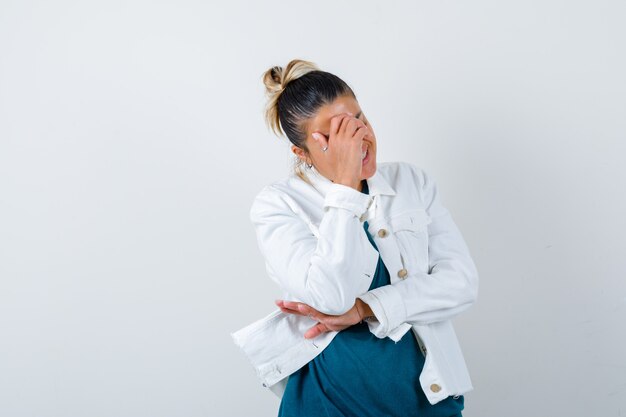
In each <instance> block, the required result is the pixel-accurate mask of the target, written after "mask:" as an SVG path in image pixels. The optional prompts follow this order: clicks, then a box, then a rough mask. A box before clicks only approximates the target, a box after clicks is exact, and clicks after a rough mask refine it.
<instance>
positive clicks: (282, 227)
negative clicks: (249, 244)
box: [250, 184, 378, 315]
mask: <svg viewBox="0 0 626 417" xmlns="http://www.w3.org/2000/svg"><path fill="white" fill-rule="evenodd" d="M370 202H371V200H370V199H369V198H368V196H367V195H366V194H362V193H360V192H359V191H357V190H354V189H352V188H350V187H347V186H344V185H340V184H335V185H334V186H333V187H332V189H331V190H330V191H329V192H328V194H327V195H326V198H325V200H324V215H323V217H322V219H321V221H320V224H319V227H318V228H317V230H316V231H315V235H314V233H312V231H311V229H310V228H309V226H308V225H307V224H306V222H305V221H303V219H302V218H301V217H300V216H299V215H298V214H297V213H296V211H294V207H295V205H296V203H295V202H294V201H293V200H291V198H290V197H289V196H287V195H286V194H284V193H282V192H280V191H278V190H275V189H272V188H271V187H266V188H265V189H264V190H263V192H261V193H260V194H259V195H258V196H257V198H256V200H255V202H254V204H253V206H252V208H251V211H250V218H251V220H252V223H253V224H254V226H255V229H256V233H257V242H258V245H259V248H260V249H261V252H262V254H263V256H264V258H265V261H266V269H267V271H268V274H269V275H270V277H271V278H272V280H274V281H275V282H276V283H278V284H279V285H280V287H281V288H282V289H283V290H285V291H286V292H288V293H289V294H291V295H292V296H293V297H294V298H295V299H297V300H299V301H302V302H304V303H306V304H308V305H310V306H312V307H313V308H315V309H317V310H318V311H320V312H322V313H324V314H331V315H340V314H343V313H345V312H346V311H348V310H349V309H350V308H352V307H353V306H354V300H355V298H356V297H357V296H358V295H359V294H362V293H363V292H365V291H367V288H368V286H369V284H370V282H371V277H372V276H373V274H374V272H375V270H376V264H377V259H378V252H377V251H376V250H375V249H374V248H373V247H372V245H371V243H370V242H369V240H368V238H367V235H366V234H365V231H364V230H363V224H362V223H361V221H360V220H359V217H360V215H361V214H362V213H363V212H365V211H366V210H367V208H368V205H369V203H370Z"/></svg>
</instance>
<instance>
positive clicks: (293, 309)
mask: <svg viewBox="0 0 626 417" xmlns="http://www.w3.org/2000/svg"><path fill="white" fill-rule="evenodd" d="M275 303H276V305H277V306H278V307H280V309H281V311H283V312H285V313H291V314H300V315H303V314H302V312H300V310H298V308H297V304H298V303H294V302H292V301H285V300H276V301H275Z"/></svg>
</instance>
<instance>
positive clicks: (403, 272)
mask: <svg viewBox="0 0 626 417" xmlns="http://www.w3.org/2000/svg"><path fill="white" fill-rule="evenodd" d="M408 273H409V272H408V271H407V270H406V269H404V268H402V269H401V270H399V271H398V276H399V277H400V278H402V279H404V278H406V275H407V274H408Z"/></svg>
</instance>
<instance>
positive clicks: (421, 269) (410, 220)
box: [389, 209, 432, 275]
mask: <svg viewBox="0 0 626 417" xmlns="http://www.w3.org/2000/svg"><path fill="white" fill-rule="evenodd" d="M431 221H432V220H431V218H430V216H429V215H428V213H426V210H425V209H412V210H409V211H405V212H402V213H398V214H395V215H392V216H391V217H389V226H390V227H391V230H392V231H393V235H394V237H395V239H396V242H397V243H398V249H399V250H400V256H401V258H402V263H403V264H404V267H405V268H406V269H407V271H408V275H411V274H414V273H416V272H417V273H428V269H429V266H428V224H430V222H431Z"/></svg>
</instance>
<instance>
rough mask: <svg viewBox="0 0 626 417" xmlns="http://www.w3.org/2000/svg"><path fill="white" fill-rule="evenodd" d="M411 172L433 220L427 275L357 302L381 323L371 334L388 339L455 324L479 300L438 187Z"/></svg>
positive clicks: (470, 267) (463, 246)
mask: <svg viewBox="0 0 626 417" xmlns="http://www.w3.org/2000/svg"><path fill="white" fill-rule="evenodd" d="M411 171H412V174H413V176H414V179H415V181H416V184H417V186H418V187H419V188H418V190H417V191H419V192H420V193H421V195H422V198H423V201H424V203H425V206H426V211H427V213H428V214H429V216H430V217H431V219H432V222H431V223H430V224H429V225H428V236H429V243H428V252H429V273H428V274H426V273H419V274H417V275H415V276H411V277H409V278H408V279H405V280H402V281H398V282H396V283H395V284H392V285H385V286H382V287H378V288H375V289H373V290H371V291H368V292H366V293H365V294H363V295H361V296H359V298H360V299H361V300H363V301H364V302H366V303H367V304H368V305H369V306H370V308H371V309H372V311H373V312H374V314H375V315H376V318H377V321H373V322H368V326H369V328H370V331H371V332H372V333H373V334H374V335H376V336H377V337H379V338H384V337H387V336H388V335H389V334H390V333H391V332H392V331H393V330H394V329H396V328H397V326H399V325H401V324H402V323H405V322H414V323H417V324H427V323H432V322H436V321H442V320H447V319H451V318H453V317H454V316H456V315H458V314H459V313H461V312H463V311H465V310H467V309H468V308H469V307H470V306H471V305H472V304H473V303H474V302H475V301H476V299H477V296H478V271H477V270H476V266H475V264H474V262H473V260H472V258H471V256H470V252H469V249H468V247H467V245H466V243H465V241H464V239H463V236H462V235H461V232H460V231H459V229H458V227H457V226H456V224H455V223H454V221H453V220H452V217H451V215H450V213H449V212H448V210H447V209H446V208H445V207H444V206H443V205H442V204H441V201H440V198H439V193H438V190H437V185H436V183H435V181H434V180H433V179H432V178H431V177H430V176H429V175H428V174H426V173H425V172H424V171H423V170H421V169H420V170H418V169H417V167H415V166H414V165H412V164H411Z"/></svg>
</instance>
